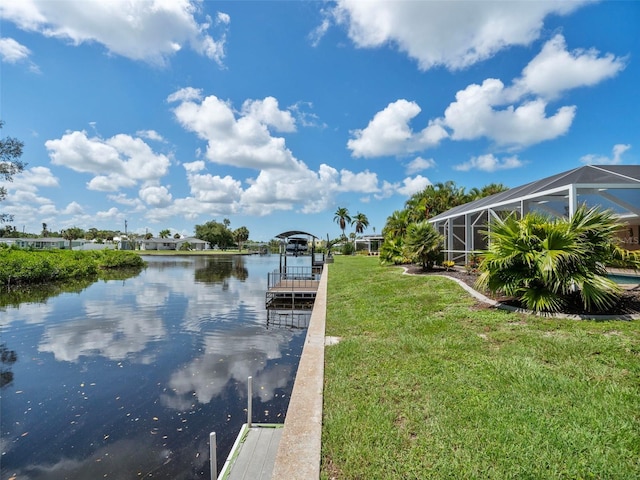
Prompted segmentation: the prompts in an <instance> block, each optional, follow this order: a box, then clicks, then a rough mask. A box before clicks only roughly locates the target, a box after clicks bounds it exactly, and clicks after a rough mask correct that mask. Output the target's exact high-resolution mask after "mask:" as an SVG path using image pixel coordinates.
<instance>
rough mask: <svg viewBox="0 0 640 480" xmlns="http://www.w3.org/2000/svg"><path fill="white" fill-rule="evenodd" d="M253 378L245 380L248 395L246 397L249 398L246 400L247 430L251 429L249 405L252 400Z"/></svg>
mask: <svg viewBox="0 0 640 480" xmlns="http://www.w3.org/2000/svg"><path fill="white" fill-rule="evenodd" d="M252 383H253V378H252V377H249V378H248V379H247V390H248V394H247V396H248V397H249V398H248V399H247V426H248V427H249V428H251V404H252V401H251V400H252V399H253V385H252Z"/></svg>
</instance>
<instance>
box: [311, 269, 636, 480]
mask: <svg viewBox="0 0 640 480" xmlns="http://www.w3.org/2000/svg"><path fill="white" fill-rule="evenodd" d="M328 288H329V291H328V310H327V335H332V336H339V337H342V341H341V342H340V343H339V344H338V345H335V346H331V347H328V348H327V349H326V352H325V363H326V365H325V396H324V402H325V403H324V418H323V433H322V436H323V438H322V478H323V479H330V478H337V479H372V478H375V479H424V478H483V479H485V478H495V479H505V478H518V479H520V478H531V479H540V478H640V408H639V406H640V323H639V322H625V321H610V322H593V321H574V320H556V319H545V318H538V317H533V316H526V315H521V314H513V313H506V312H503V311H496V310H493V309H487V308H485V307H484V306H481V305H478V304H476V302H475V301H474V300H473V299H471V298H470V296H469V295H468V294H466V293H465V292H464V291H463V290H462V289H461V288H460V287H458V286H457V284H455V283H454V282H452V281H451V280H448V279H444V278H437V277H425V276H421V277H411V276H407V275H402V271H401V269H399V268H391V267H381V266H379V265H378V262H377V260H376V259H375V258H367V257H337V258H336V260H335V263H334V264H333V265H331V266H330V270H329V287H328Z"/></svg>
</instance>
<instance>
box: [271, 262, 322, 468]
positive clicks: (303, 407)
mask: <svg viewBox="0 0 640 480" xmlns="http://www.w3.org/2000/svg"><path fill="white" fill-rule="evenodd" d="M328 267H329V266H328V265H325V266H324V269H323V271H322V276H321V278H320V284H319V286H318V291H317V294H316V300H315V303H314V306H313V311H312V312H311V321H310V323H309V328H308V330H307V338H306V340H305V344H304V347H303V349H302V357H301V358H300V364H299V365H298V372H297V374H296V381H295V383H294V385H293V392H292V394H291V400H290V402H289V408H288V410H287V417H286V419H285V422H284V432H283V433H282V439H281V440H280V445H279V447H278V453H277V454H276V462H275V465H274V468H273V475H272V477H271V478H272V479H274V480H276V479H277V480H284V479H286V480H312V479H317V478H320V448H321V445H322V392H323V385H324V345H325V322H326V314H327V279H328V274H329V268H328Z"/></svg>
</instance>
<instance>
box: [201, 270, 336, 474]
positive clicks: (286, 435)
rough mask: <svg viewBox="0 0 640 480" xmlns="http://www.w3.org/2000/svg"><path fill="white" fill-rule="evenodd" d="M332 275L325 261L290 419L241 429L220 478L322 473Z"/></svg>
mask: <svg viewBox="0 0 640 480" xmlns="http://www.w3.org/2000/svg"><path fill="white" fill-rule="evenodd" d="M327 279H328V269H327V268H326V267H325V268H324V270H323V272H322V276H321V277H320V280H319V281H317V286H316V292H317V296H316V299H315V304H314V306H313V311H312V312H311V320H310V323H309V327H308V329H307V336H306V339H305V345H304V347H303V350H302V356H301V358H300V363H299V365H298V371H297V373H296V380H295V383H294V386H293V392H292V394H291V400H290V402H289V408H288V410H287V415H286V418H285V422H284V425H277V426H280V427H283V428H273V427H276V425H257V424H253V425H251V428H248V425H247V424H245V425H244V426H243V429H247V434H246V435H245V434H243V432H242V431H241V433H240V435H238V438H237V439H236V443H235V444H234V446H233V448H232V449H231V451H232V452H235V453H232V454H231V455H230V456H229V458H228V459H227V462H226V463H225V466H224V467H223V469H222V472H221V473H220V475H219V476H218V480H223V479H224V480H227V479H229V480H245V479H247V480H248V479H251V480H261V479H278V480H282V479H287V480H313V479H318V478H320V447H321V437H322V395H323V386H324V346H325V322H326V312H327ZM249 398H251V394H249ZM249 409H250V407H249ZM248 418H249V419H250V418H251V413H250V412H248ZM265 427H267V428H265ZM268 427H271V428H268ZM268 430H271V432H269V431H268ZM240 447H241V448H240ZM241 455H242V458H240V456H241ZM245 459H246V463H245ZM213 478H215V477H213Z"/></svg>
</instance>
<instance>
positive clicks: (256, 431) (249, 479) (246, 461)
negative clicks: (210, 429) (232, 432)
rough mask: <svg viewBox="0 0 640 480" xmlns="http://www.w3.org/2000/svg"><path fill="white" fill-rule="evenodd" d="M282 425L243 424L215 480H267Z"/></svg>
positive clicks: (271, 471) (269, 477)
mask: <svg viewBox="0 0 640 480" xmlns="http://www.w3.org/2000/svg"><path fill="white" fill-rule="evenodd" d="M282 427H284V425H283V424H252V425H251V426H249V425H248V424H246V423H245V424H244V425H243V426H242V429H241V430H240V433H239V434H238V438H237V439H236V442H235V443H234V445H233V447H232V449H231V453H230V454H229V458H228V459H227V461H226V462H225V464H224V466H223V467H222V470H221V471H220V475H219V476H218V480H270V479H271V475H272V473H273V465H274V464H275V459H276V452H277V451H278V446H279V444H280V438H282V431H283V428H282Z"/></svg>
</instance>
